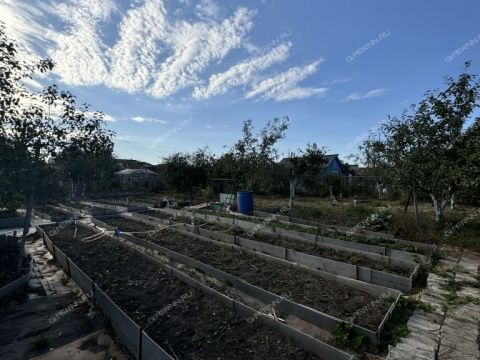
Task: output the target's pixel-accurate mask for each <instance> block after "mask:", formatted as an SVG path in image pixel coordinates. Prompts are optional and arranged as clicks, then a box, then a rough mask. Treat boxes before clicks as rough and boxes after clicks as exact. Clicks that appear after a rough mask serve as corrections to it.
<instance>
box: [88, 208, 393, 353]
mask: <svg viewBox="0 0 480 360" xmlns="http://www.w3.org/2000/svg"><path fill="white" fill-rule="evenodd" d="M120 217H123V218H126V219H133V220H136V221H141V220H140V219H138V218H136V219H135V217H132V216H130V215H128V214H122V215H121V216H120ZM91 220H92V222H93V224H94V225H96V226H98V227H101V228H104V229H108V230H112V229H113V227H111V226H110V225H107V224H105V223H103V222H102V221H99V220H98V219H94V218H92V219H91ZM152 225H153V224H152ZM157 225H158V224H157ZM171 229H172V230H174V231H176V232H178V233H180V234H183V235H186V236H189V237H192V238H196V239H199V240H201V241H206V242H210V243H213V244H216V245H219V246H223V247H226V248H229V249H236V250H240V251H243V252H245V253H248V254H250V255H254V256H256V257H259V258H262V259H263V260H266V261H270V262H274V263H277V264H281V265H283V266H286V267H287V268H289V267H293V268H297V269H301V270H303V271H307V272H309V273H311V274H314V275H316V276H320V277H322V278H324V279H326V280H330V281H336V282H338V283H341V284H343V285H346V286H349V287H351V288H354V289H357V290H361V291H365V292H367V293H369V294H371V295H373V296H377V297H380V296H385V294H389V296H387V297H391V298H393V299H394V302H393V303H392V306H390V308H389V310H388V311H387V313H386V314H385V317H384V318H383V320H382V322H381V324H383V323H384V322H385V320H386V318H389V317H390V315H391V312H392V311H393V309H394V307H395V305H396V302H397V301H398V298H399V297H400V296H401V292H400V291H398V290H394V289H390V288H386V287H383V286H378V285H373V284H369V283H364V282H361V281H358V280H354V279H351V278H347V277H343V276H338V275H335V274H332V273H327V272H324V271H320V270H316V269H312V268H308V267H305V266H302V265H298V264H295V263H291V262H289V261H286V260H283V259H279V258H275V257H272V256H270V255H268V254H262V253H259V252H257V251H253V250H249V249H245V248H241V247H240V246H238V245H235V244H231V243H225V242H221V241H220V242H219V241H216V240H213V239H209V238H206V237H203V236H201V235H198V234H194V233H192V232H190V231H185V230H182V229H178V228H175V227H172V228H171ZM120 237H123V238H124V239H126V240H128V241H130V242H132V243H134V244H137V245H139V246H142V247H144V248H146V249H149V250H151V251H157V252H159V253H162V254H163V255H165V256H166V257H168V258H171V259H174V260H175V261H177V262H180V263H183V264H186V265H188V266H191V267H194V268H197V269H200V270H201V271H204V272H205V273H207V274H209V275H210V276H212V277H214V278H217V279H218V280H220V281H222V282H225V281H226V280H228V281H229V282H230V283H231V284H232V286H233V287H235V288H237V289H238V290H240V291H243V292H245V293H246V294H248V295H250V296H252V297H254V298H256V299H258V300H260V301H262V302H265V303H271V302H274V301H275V303H277V306H276V307H277V308H278V309H279V310H281V311H283V312H284V313H287V314H291V315H295V316H298V317H299V318H302V319H303V320H305V321H307V322H310V323H312V324H314V325H317V326H319V327H320V328H323V329H326V330H328V331H330V332H333V331H335V329H336V328H337V325H339V324H341V323H345V321H344V320H341V319H338V318H336V317H334V316H332V315H329V314H326V313H322V312H320V311H318V310H315V309H313V308H310V307H308V306H305V305H302V304H298V303H295V302H292V301H290V300H287V299H285V298H283V297H281V296H278V295H276V294H273V293H271V292H269V291H267V290H264V289H261V288H259V287H257V286H255V285H252V284H249V283H248V282H246V281H244V280H242V279H241V278H239V277H237V276H234V275H231V274H228V273H225V272H223V271H221V270H218V269H216V268H214V267H211V266H209V265H206V264H204V263H202V262H199V261H197V260H194V259H192V258H190V257H187V256H185V255H182V254H179V253H177V252H175V251H172V250H169V249H167V248H165V247H163V246H160V245H158V244H155V243H152V242H149V241H147V240H143V239H140V238H137V237H135V236H133V235H130V234H121V235H120ZM354 327H355V329H356V330H357V331H358V332H360V333H362V334H364V335H365V336H367V337H368V338H369V339H370V341H371V342H372V343H374V344H377V343H378V340H379V337H380V331H381V330H382V329H383V327H380V326H379V328H378V329H377V330H376V331H372V330H369V329H366V328H363V327H361V326H358V325H355V324H354Z"/></svg>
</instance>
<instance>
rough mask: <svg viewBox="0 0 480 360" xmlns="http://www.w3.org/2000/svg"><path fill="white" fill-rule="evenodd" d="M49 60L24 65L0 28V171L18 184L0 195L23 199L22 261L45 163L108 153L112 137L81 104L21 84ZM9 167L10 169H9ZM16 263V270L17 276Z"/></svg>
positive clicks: (47, 65)
mask: <svg viewBox="0 0 480 360" xmlns="http://www.w3.org/2000/svg"><path fill="white" fill-rule="evenodd" d="M53 66H54V64H53V62H52V61H51V60H41V61H39V62H36V63H33V64H30V63H27V62H25V61H23V60H21V59H20V57H19V56H18V54H17V50H16V44H15V42H14V41H12V40H10V39H9V38H8V37H7V35H6V34H5V28H4V26H3V24H0V84H1V86H0V125H1V126H0V144H2V146H7V147H8V148H9V149H10V150H11V155H8V156H11V159H14V160H15V161H16V163H15V164H12V163H11V161H10V162H9V161H8V160H11V159H6V157H7V156H2V158H1V159H0V160H1V161H2V164H1V165H2V167H3V166H8V168H6V172H8V173H9V174H11V175H12V176H17V178H20V177H21V178H22V181H23V182H20V183H19V184H15V183H12V182H6V183H5V185H7V188H4V189H3V191H10V192H12V193H18V194H22V195H23V196H24V197H25V199H26V204H25V205H26V206H25V207H26V214H25V225H24V229H23V237H22V246H21V251H22V254H21V255H22V256H23V253H24V250H25V249H24V245H25V241H26V235H27V234H28V230H29V227H30V220H31V216H32V209H33V205H34V200H35V191H36V189H37V186H38V184H39V172H40V171H41V168H42V166H43V165H44V164H45V163H46V162H47V161H48V160H50V159H52V158H55V156H56V155H58V154H59V153H61V152H62V151H64V149H67V148H69V147H71V146H79V147H80V148H83V147H88V148H90V149H92V150H93V151H96V150H97V149H113V142H112V140H111V138H112V136H113V134H112V133H111V132H110V131H108V130H106V129H105V128H104V122H103V114H102V113H99V112H95V113H93V114H92V113H91V112H90V111H89V107H88V106H87V105H82V106H80V107H77V104H76V100H75V97H74V96H73V95H72V94H71V93H70V92H67V91H59V90H58V88H57V87H56V86H55V85H52V86H48V87H47V88H46V89H45V90H43V91H42V92H41V93H32V92H30V91H29V90H28V89H26V87H25V86H24V84H23V81H22V80H24V79H27V78H31V77H32V76H34V75H35V74H36V73H38V72H47V71H50V70H52V68H53ZM12 165H14V166H12ZM21 264H22V260H21V259H20V261H19V265H18V270H19V271H20V268H21Z"/></svg>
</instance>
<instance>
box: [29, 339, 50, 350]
mask: <svg viewBox="0 0 480 360" xmlns="http://www.w3.org/2000/svg"><path fill="white" fill-rule="evenodd" d="M49 343H50V338H49V337H48V336H45V335H41V336H39V337H37V338H35V340H33V341H32V348H33V349H35V350H37V349H41V348H43V347H45V346H47V345H48V344H49Z"/></svg>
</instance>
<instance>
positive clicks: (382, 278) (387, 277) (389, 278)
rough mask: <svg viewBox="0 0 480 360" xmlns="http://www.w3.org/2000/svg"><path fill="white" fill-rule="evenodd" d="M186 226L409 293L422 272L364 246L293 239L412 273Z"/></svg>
mask: <svg viewBox="0 0 480 360" xmlns="http://www.w3.org/2000/svg"><path fill="white" fill-rule="evenodd" d="M121 216H132V217H134V218H137V219H139V220H141V221H143V222H145V223H148V224H150V225H158V224H159V223H161V220H160V219H157V221H155V218H154V217H150V216H147V215H144V214H137V213H132V214H131V215H127V214H122V215H121ZM179 226H182V224H180V225H179ZM183 226H184V228H185V229H187V230H188V231H190V232H194V233H196V234H199V235H202V236H204V237H207V238H211V239H214V240H220V241H223V242H226V243H229V244H235V245H238V246H240V247H243V248H246V249H249V250H254V251H258V252H260V253H266V254H268V255H271V256H274V257H277V258H280V259H283V260H287V261H290V262H296V263H298V264H300V265H303V266H306V267H310V268H313V269H318V270H322V271H325V272H329V273H333V274H336V275H340V276H345V277H348V278H351V279H355V280H360V281H364V282H367V283H371V284H375V285H380V286H385V287H388V288H392V289H396V290H400V291H402V292H404V293H407V294H408V293H410V292H411V291H412V288H413V284H414V281H415V279H416V277H417V275H418V274H419V272H420V264H418V263H414V262H411V261H406V260H401V259H395V258H392V257H388V256H384V255H380V254H372V253H368V252H364V251H361V250H354V251H352V250H350V249H345V248H342V247H339V246H329V245H327V246H325V245H324V244H323V243H316V242H314V241H302V240H298V239H291V240H294V241H301V242H305V243H309V244H315V246H318V247H319V248H322V247H323V248H330V249H333V250H335V251H339V252H347V253H348V252H350V253H352V252H353V253H357V254H360V255H362V256H365V257H366V258H368V259H371V260H374V261H379V262H382V263H384V264H389V265H394V266H399V267H403V268H407V269H408V270H410V271H411V272H410V275H409V276H408V277H405V276H401V275H398V274H392V273H388V272H385V271H380V270H374V269H371V268H368V267H364V266H358V265H353V264H348V263H344V262H342V261H337V260H331V259H328V258H322V257H319V256H315V255H310V254H306V253H303V252H299V251H294V250H291V249H288V248H285V247H281V246H277V245H271V244H266V243H263V242H260V241H256V240H251V239H246V238H242V237H238V236H233V235H228V234H222V233H219V232H215V231H210V230H206V229H202V228H201V227H200V228H199V227H198V226H197V227H195V228H194V229H192V228H191V227H190V226H191V225H190V226H188V225H186V224H183ZM263 233H267V234H271V233H268V232H263Z"/></svg>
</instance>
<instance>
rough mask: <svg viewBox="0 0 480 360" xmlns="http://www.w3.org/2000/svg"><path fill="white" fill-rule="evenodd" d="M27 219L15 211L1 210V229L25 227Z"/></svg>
mask: <svg viewBox="0 0 480 360" xmlns="http://www.w3.org/2000/svg"><path fill="white" fill-rule="evenodd" d="M24 222H25V219H24V217H23V216H21V215H20V214H18V213H17V211H13V210H6V209H3V210H0V229H9V228H16V227H21V226H23V223H24Z"/></svg>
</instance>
